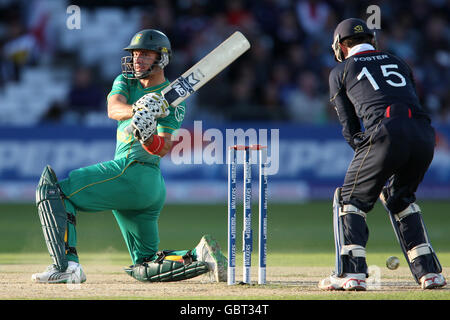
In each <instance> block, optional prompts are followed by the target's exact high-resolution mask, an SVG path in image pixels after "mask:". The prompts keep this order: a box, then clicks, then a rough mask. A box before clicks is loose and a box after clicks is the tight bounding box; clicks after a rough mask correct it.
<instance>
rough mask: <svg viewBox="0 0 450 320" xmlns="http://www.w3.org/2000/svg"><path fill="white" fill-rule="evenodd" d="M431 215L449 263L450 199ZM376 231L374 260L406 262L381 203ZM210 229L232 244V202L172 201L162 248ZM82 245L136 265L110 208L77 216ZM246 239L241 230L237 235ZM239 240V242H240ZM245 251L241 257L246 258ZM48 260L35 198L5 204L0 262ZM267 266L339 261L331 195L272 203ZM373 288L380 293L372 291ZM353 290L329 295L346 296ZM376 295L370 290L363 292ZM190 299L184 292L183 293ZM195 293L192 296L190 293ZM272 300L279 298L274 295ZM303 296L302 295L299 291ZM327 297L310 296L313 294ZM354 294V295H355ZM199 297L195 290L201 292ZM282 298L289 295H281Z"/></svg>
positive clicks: (98, 255) (93, 254)
mask: <svg viewBox="0 0 450 320" xmlns="http://www.w3.org/2000/svg"><path fill="white" fill-rule="evenodd" d="M419 204H420V206H421V208H422V211H423V213H424V220H425V223H426V225H427V228H428V230H429V234H430V238H431V241H432V244H433V247H434V249H435V250H436V251H437V252H438V255H439V258H440V260H441V264H442V265H443V267H450V201H447V202H438V201H421V202H420V203H419ZM253 212H254V216H253V217H254V219H253V227H254V231H253V232H254V258H253V262H254V264H255V265H256V262H257V256H256V254H257V237H258V232H257V230H258V228H257V223H258V221H257V212H258V208H257V206H254V207H253ZM237 213H238V225H237V230H238V235H239V234H240V232H241V230H242V207H238V209H237ZM367 222H368V226H369V231H370V237H369V243H368V245H367V253H368V264H369V265H377V266H380V267H384V264H385V260H386V258H387V257H388V256H391V255H395V256H398V257H399V258H400V260H401V263H402V265H403V266H405V262H404V258H403V255H402V253H401V251H400V249H399V245H398V243H397V241H396V239H395V235H394V233H393V230H392V227H391V224H390V222H389V219H388V216H387V214H386V212H385V211H384V209H383V208H382V207H381V205H380V204H377V205H376V207H375V208H374V210H373V211H372V212H370V213H369V215H368V218H367ZM206 233H210V234H212V235H214V236H215V237H216V238H217V239H218V241H219V242H220V244H221V246H222V248H223V249H224V251H226V244H227V208H226V205H225V204H224V205H166V207H165V208H164V210H163V212H162V213H161V218H160V238H161V244H160V248H161V249H190V248H194V247H195V245H196V244H197V242H198V241H199V239H200V238H201V236H202V235H203V234H206ZM77 234H78V247H77V249H78V252H79V256H80V259H81V262H82V263H89V262H90V261H98V260H99V259H100V260H101V259H102V257H104V256H105V255H107V256H108V259H107V263H109V264H113V265H119V266H126V265H129V264H130V263H131V262H130V259H129V256H128V253H127V250H126V247H125V244H124V242H123V239H122V235H121V234H120V231H119V228H118V226H117V224H116V222H115V220H114V217H113V215H112V214H111V213H110V212H98V213H89V212H80V213H78V216H77ZM238 238H239V236H238ZM239 245H240V241H239V242H238V246H239ZM240 256H241V255H238V260H237V263H238V265H239V264H240V263H241V261H242V260H241V257H240ZM32 262H34V263H42V264H45V263H49V262H50V259H49V256H48V253H47V249H46V247H45V243H44V241H43V235H42V231H41V228H40V223H39V218H38V216H37V212H36V209H35V207H34V205H33V204H1V205H0V265H1V264H29V263H32ZM267 265H268V268H270V267H271V266H283V267H285V266H287V267H288V266H292V267H295V266H299V267H329V268H330V271H331V270H332V268H333V266H334V242H333V228H332V211H331V201H328V202H325V201H323V202H322V201H321V202H310V203H305V204H289V205H288V204H271V203H269V207H268V259H267ZM372 295H373V297H372ZM400 295H401V297H402V299H405V298H406V299H408V297H409V298H410V299H428V298H430V297H431V298H432V299H450V295H449V292H448V290H445V291H436V292H435V293H433V295H430V293H421V291H414V292H412V293H410V294H409V293H407V292H402V293H401V294H398V293H395V292H392V293H390V294H389V293H386V294H385V295H384V296H379V295H377V293H373V294H371V298H370V299H398V298H399V297H400ZM346 296H347V297H348V295H343V296H331V297H330V296H327V297H325V299H326V298H331V299H334V298H338V299H341V298H342V299H345V297H346ZM368 297H369V296H368V295H365V296H364V299H367V298H368ZM180 298H183V297H180ZM185 298H190V297H185ZM230 298H233V297H230ZM267 298H268V299H272V298H275V297H267ZM296 298H298V297H296ZM315 298H317V299H324V296H323V295H321V296H317V297H315V296H314V295H309V296H308V297H306V299H315ZM353 298H355V297H353ZM194 299H195V297H194ZM276 299H289V297H283V296H277V297H276Z"/></svg>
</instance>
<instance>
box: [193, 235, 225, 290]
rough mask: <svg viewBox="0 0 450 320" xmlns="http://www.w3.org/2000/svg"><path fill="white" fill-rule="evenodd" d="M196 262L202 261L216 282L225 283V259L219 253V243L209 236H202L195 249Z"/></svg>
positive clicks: (220, 252)
mask: <svg viewBox="0 0 450 320" xmlns="http://www.w3.org/2000/svg"><path fill="white" fill-rule="evenodd" d="M195 250H196V255H197V260H198V261H203V262H205V263H206V264H207V265H208V268H209V270H210V271H211V272H213V274H214V279H215V281H216V282H226V281H227V258H226V257H225V256H224V255H223V254H222V251H220V246H219V243H218V242H217V241H216V239H214V238H213V237H212V236H211V235H209V234H208V235H204V236H203V237H202V239H201V240H200V242H199V244H198V245H197V247H196V248H195Z"/></svg>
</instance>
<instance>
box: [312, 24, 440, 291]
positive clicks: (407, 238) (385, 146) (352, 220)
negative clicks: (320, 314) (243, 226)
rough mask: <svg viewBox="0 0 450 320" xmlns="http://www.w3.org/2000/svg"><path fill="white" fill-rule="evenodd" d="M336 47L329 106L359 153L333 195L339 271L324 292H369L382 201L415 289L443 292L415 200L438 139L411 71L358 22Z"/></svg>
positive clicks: (341, 28) (343, 30) (337, 38)
mask: <svg viewBox="0 0 450 320" xmlns="http://www.w3.org/2000/svg"><path fill="white" fill-rule="evenodd" d="M332 48H333V51H334V55H335V58H336V60H337V61H339V62H340V63H339V64H338V65H337V66H336V67H335V68H334V69H333V70H332V71H331V73H330V79H329V80H330V81H329V82H330V101H331V103H332V104H333V105H334V108H335V109H336V112H337V114H338V116H339V120H340V122H341V124H342V126H343V130H342V133H343V136H344V138H345V139H346V140H347V142H348V143H349V144H350V146H351V147H352V148H353V149H354V151H355V154H354V157H353V160H352V162H351V164H350V166H349V168H348V170H347V174H346V176H345V179H344V184H343V186H342V187H340V188H338V189H337V190H336V192H335V195H334V204H333V207H334V213H333V215H334V238H335V247H336V269H335V271H334V273H333V274H332V275H331V276H330V277H328V278H326V279H323V280H322V281H321V282H320V283H319V287H320V288H322V289H325V290H366V281H365V280H366V277H367V276H368V271H367V264H366V243H367V241H368V237H369V231H368V228H367V224H366V216H367V213H368V212H369V211H370V210H372V208H373V206H374V204H375V202H376V201H377V199H378V198H380V200H381V201H382V203H383V205H384V206H385V208H386V210H387V211H388V213H389V216H390V218H391V222H392V226H393V228H394V232H395V234H396V236H397V239H398V241H399V243H400V246H401V249H402V251H403V253H404V255H405V258H406V261H407V263H408V265H409V267H410V269H411V272H412V274H413V276H414V278H415V280H416V281H417V283H418V284H420V285H421V287H422V288H423V289H433V288H439V287H442V286H444V285H445V284H446V282H445V279H444V277H443V276H442V274H441V271H442V268H441V265H440V263H439V260H438V258H437V256H436V253H435V251H434V250H433V247H432V246H431V243H430V239H429V238H428V234H427V231H426V229H425V224H424V221H423V218H422V213H421V210H420V208H419V206H418V205H417V204H416V202H415V201H416V197H415V192H416V190H417V187H418V186H419V184H420V182H421V181H422V179H423V177H424V175H425V173H426V171H427V170H428V167H429V165H430V163H431V161H432V159H433V153H434V145H435V133H434V129H433V127H432V126H431V124H430V123H431V121H430V118H429V116H428V115H427V113H426V112H425V110H424V109H423V108H422V106H421V105H420V103H419V99H418V98H417V94H416V89H415V84H414V78H413V75H412V72H411V69H410V68H409V66H408V65H407V64H406V63H405V62H404V61H403V60H401V59H399V58H398V57H395V56H393V55H392V54H390V53H387V52H381V51H378V50H377V48H376V39H375V34H374V33H373V32H372V31H371V30H369V29H368V28H367V25H366V23H365V22H364V21H362V20H360V19H353V18H352V19H347V20H344V21H342V22H341V23H340V24H339V25H338V26H337V28H336V30H335V32H334V42H333V45H332ZM360 121H361V122H362V124H363V127H364V130H363V129H362V128H361V125H360ZM386 183H387V185H386Z"/></svg>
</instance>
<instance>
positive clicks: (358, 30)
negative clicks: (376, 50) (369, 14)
mask: <svg viewBox="0 0 450 320" xmlns="http://www.w3.org/2000/svg"><path fill="white" fill-rule="evenodd" d="M353 30H355V33H358V32H363V31H364V28H363V26H362V25H360V24H358V25H357V26H355V27H354V28H353Z"/></svg>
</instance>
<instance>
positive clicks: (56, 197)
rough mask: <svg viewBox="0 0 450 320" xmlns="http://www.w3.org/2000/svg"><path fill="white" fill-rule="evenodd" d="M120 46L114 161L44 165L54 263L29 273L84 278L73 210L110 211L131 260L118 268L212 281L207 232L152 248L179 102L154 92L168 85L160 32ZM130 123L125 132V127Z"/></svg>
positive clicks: (221, 277) (220, 267)
mask: <svg viewBox="0 0 450 320" xmlns="http://www.w3.org/2000/svg"><path fill="white" fill-rule="evenodd" d="M125 50H126V51H128V52H129V53H130V56H126V57H124V58H122V71H123V72H122V74H121V75H119V76H118V77H117V78H116V79H115V81H114V83H113V86H112V90H111V92H110V93H109V95H108V116H109V117H110V118H111V119H114V120H117V121H118V127H117V145H116V152H115V157H114V160H111V161H107V162H103V163H99V164H96V165H93V166H88V167H85V168H81V169H77V170H73V171H72V172H70V174H69V177H68V178H67V179H64V180H58V179H57V177H56V174H55V172H53V170H52V169H51V167H50V166H47V167H46V168H45V169H44V172H43V173H42V176H41V179H40V181H39V185H38V188H37V191H36V203H37V207H38V214H39V217H40V220H41V224H42V229H43V231H44V237H45V241H46V244H47V247H48V250H49V252H50V255H51V257H52V259H53V264H52V265H50V266H49V267H48V268H47V270H45V271H44V272H42V273H36V274H33V275H32V280H33V281H36V282H41V283H65V282H84V281H86V275H85V273H84V271H83V269H82V267H81V265H80V263H79V259H78V254H77V250H76V244H77V235H76V229H75V226H76V217H77V212H79V211H89V212H95V211H103V210H112V212H113V214H114V217H115V218H116V220H117V223H118V224H119V227H120V230H121V232H122V235H123V238H124V239H125V242H126V245H127V248H128V251H129V253H130V256H131V260H132V263H133V265H132V266H130V267H129V268H127V269H126V270H125V271H126V272H127V273H128V274H129V275H130V276H132V277H134V278H136V279H137V280H140V281H152V282H153V281H178V280H184V279H189V278H192V277H195V276H198V275H201V274H204V273H206V272H209V271H211V272H213V274H214V277H215V281H226V258H225V257H224V256H223V255H222V253H221V251H220V248H219V245H218V243H217V242H216V241H215V240H214V239H213V238H212V237H211V236H209V235H206V236H203V237H202V239H201V241H200V243H199V244H198V245H197V246H196V247H195V248H194V249H192V250H179V251H176V250H162V251H160V250H159V248H158V245H159V234H158V218H159V215H160V212H161V210H162V208H163V206H164V201H165V196H166V189H165V185H164V179H163V177H162V175H161V171H160V167H159V162H160V159H161V157H163V156H164V155H165V154H167V153H168V152H169V150H170V148H171V146H172V141H171V136H172V134H174V132H175V131H176V130H177V129H179V128H180V126H181V123H182V121H183V117H184V110H185V108H184V103H183V104H182V105H181V106H178V107H177V108H174V107H172V106H169V104H168V103H167V101H166V100H165V99H164V97H163V96H162V95H161V94H160V92H161V90H162V89H163V88H165V87H166V86H168V85H169V81H168V80H167V79H166V77H165V75H164V68H165V67H166V66H167V65H168V63H169V61H170V59H171V54H172V51H171V46H170V42H169V39H168V38H167V36H166V35H165V34H163V33H162V32H160V31H157V30H153V29H146V30H142V31H140V32H138V33H137V34H136V35H134V37H133V38H132V40H131V43H130V45H129V46H128V47H126V48H125ZM130 124H131V126H132V128H133V133H132V134H131V133H128V131H127V130H126V128H127V127H128V126H129V125H130ZM102 231H103V232H107V230H102Z"/></svg>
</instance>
